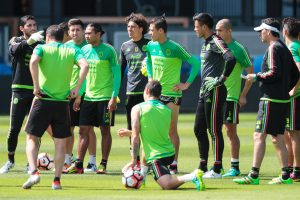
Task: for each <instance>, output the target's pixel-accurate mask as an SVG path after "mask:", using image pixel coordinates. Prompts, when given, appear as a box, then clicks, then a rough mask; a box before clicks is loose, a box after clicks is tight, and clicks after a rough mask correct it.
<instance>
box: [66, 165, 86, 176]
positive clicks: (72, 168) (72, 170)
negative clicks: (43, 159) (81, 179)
mask: <svg viewBox="0 0 300 200" xmlns="http://www.w3.org/2000/svg"><path fill="white" fill-rule="evenodd" d="M63 173H64V174H83V168H77V167H76V165H75V163H73V164H72V165H71V166H70V167H69V168H68V169H66V170H63Z"/></svg>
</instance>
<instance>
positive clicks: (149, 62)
mask: <svg viewBox="0 0 300 200" xmlns="http://www.w3.org/2000/svg"><path fill="white" fill-rule="evenodd" d="M150 43H151V42H149V43H148V44H147V52H146V53H147V58H146V67H147V73H148V77H149V78H152V76H153V70H152V59H151V53H150V45H149V44H150Z"/></svg>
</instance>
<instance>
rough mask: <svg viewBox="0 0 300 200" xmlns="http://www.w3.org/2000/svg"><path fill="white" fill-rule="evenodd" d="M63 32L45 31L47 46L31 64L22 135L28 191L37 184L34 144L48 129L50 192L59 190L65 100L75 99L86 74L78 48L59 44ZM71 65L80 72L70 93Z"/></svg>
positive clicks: (65, 127)
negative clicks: (51, 163) (50, 139)
mask: <svg viewBox="0 0 300 200" xmlns="http://www.w3.org/2000/svg"><path fill="white" fill-rule="evenodd" d="M63 37H64V32H63V30H62V29H61V28H59V27H58V25H52V26H50V27H48V28H47V31H46V44H45V45H38V46H37V47H36V48H35V49H34V52H33V55H32V56H31V60H30V72H31V75H32V79H33V84H34V90H33V94H34V95H35V98H34V100H33V102H32V108H31V110H30V113H29V116H28V120H27V123H26V128H25V131H26V132H27V139H26V155H27V159H28V162H29V165H30V169H31V174H30V177H29V178H28V180H27V181H26V182H25V183H24V184H23V186H22V187H23V188H24V189H30V188H31V187H32V186H33V185H35V184H37V183H39V182H40V174H39V171H38V169H37V162H36V160H37V155H38V149H37V141H38V138H40V137H42V136H43V133H44V131H45V130H46V129H47V127H48V126H49V125H50V126H51V128H52V136H53V141H54V144H55V158H54V163H55V178H54V180H53V182H52V189H54V190H56V189H61V184H60V176H61V172H62V169H63V165H64V155H65V151H66V147H65V144H66V138H67V137H70V136H71V133H70V123H69V122H70V119H69V106H68V98H75V97H76V96H77V94H78V91H79V89H80V86H81V84H82V82H83V81H84V79H85V76H86V74H87V72H88V63H87V61H86V60H85V59H84V56H83V55H82V52H81V50H80V49H79V48H77V49H75V48H71V47H68V46H67V45H65V44H62V43H61V42H62V40H63ZM74 63H77V64H78V66H79V67H80V68H81V70H80V76H79V80H78V82H77V85H76V87H75V88H74V89H73V90H72V91H70V81H71V75H72V70H73V65H74Z"/></svg>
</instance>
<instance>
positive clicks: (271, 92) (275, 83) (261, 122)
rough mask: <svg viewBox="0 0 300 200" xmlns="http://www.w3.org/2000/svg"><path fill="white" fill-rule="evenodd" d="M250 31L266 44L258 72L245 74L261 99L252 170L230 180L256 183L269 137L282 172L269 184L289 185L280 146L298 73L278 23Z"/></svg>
mask: <svg viewBox="0 0 300 200" xmlns="http://www.w3.org/2000/svg"><path fill="white" fill-rule="evenodd" d="M254 30H255V31H258V32H259V35H260V38H261V41H262V42H263V43H266V44H268V46H269V47H268V49H267V50H266V53H265V55H264V59H263V63H262V66H261V72H259V73H257V74H248V75H247V79H248V80H250V81H252V82H254V81H258V82H259V86H260V90H261V92H262V93H263V96H262V97H261V98H260V103H259V110H258V114H257V118H256V120H257V121H256V127H255V132H254V136H253V140H254V152H253V163H252V169H251V170H250V172H249V174H248V175H247V176H245V177H243V178H237V179H233V181H234V182H236V183H238V184H251V185H258V184H259V168H260V166H261V164H262V160H263V158H264V154H265V150H266V138H267V135H271V136H272V142H273V144H274V147H275V149H276V153H277V155H278V158H279V161H280V164H281V167H282V172H281V175H280V176H279V177H276V178H273V179H272V180H271V181H270V182H269V184H292V183H293V180H292V179H291V178H290V174H289V172H288V163H287V162H288V153H287V149H286V147H285V143H284V130H285V118H286V113H287V110H288V105H289V102H290V96H289V91H290V90H291V89H292V88H293V87H294V85H295V84H296V83H297V81H298V79H299V71H298V69H297V66H296V64H295V62H294V60H293V57H292V54H291V53H290V51H289V50H288V48H287V47H286V45H285V44H284V43H283V42H282V41H281V40H280V39H279V37H280V35H279V34H280V31H279V30H280V23H279V21H277V20H276V19H274V18H267V19H263V20H262V23H261V25H260V26H259V27H256V28H254Z"/></svg>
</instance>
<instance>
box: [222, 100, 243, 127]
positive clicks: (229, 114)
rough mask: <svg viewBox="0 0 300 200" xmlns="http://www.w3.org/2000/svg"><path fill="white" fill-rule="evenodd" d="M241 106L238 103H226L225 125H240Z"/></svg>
mask: <svg viewBox="0 0 300 200" xmlns="http://www.w3.org/2000/svg"><path fill="white" fill-rule="evenodd" d="M239 108H240V106H239V104H238V102H236V101H226V102H225V104H224V123H226V124H238V123H239Z"/></svg>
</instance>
